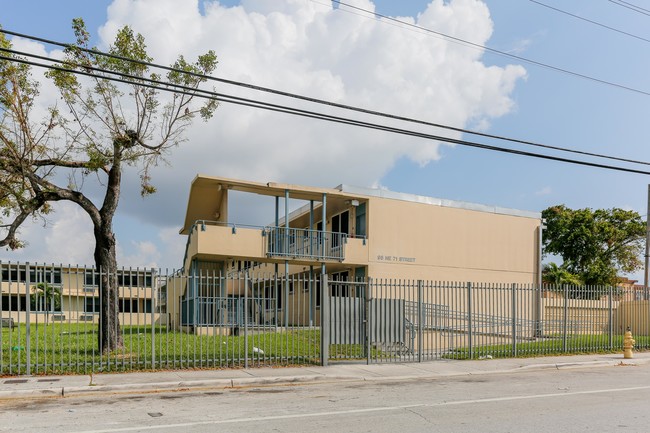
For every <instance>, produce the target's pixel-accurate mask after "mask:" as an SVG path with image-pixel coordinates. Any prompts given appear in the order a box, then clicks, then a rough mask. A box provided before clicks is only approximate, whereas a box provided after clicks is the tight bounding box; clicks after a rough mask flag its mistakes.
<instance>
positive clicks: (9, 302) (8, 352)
mask: <svg viewBox="0 0 650 433" xmlns="http://www.w3.org/2000/svg"><path fill="white" fill-rule="evenodd" d="M102 276H103V274H102V272H101V271H97V270H95V269H92V268H84V267H78V266H55V265H33V264H26V263H21V264H17V263H0V295H1V308H0V325H1V328H0V374H9V375H20V374H48V373H86V374H87V373H90V372H99V371H130V370H154V369H178V368H220V367H252V366H263V365H266V366H270V365H309V364H321V365H326V364H328V363H330V362H336V361H339V360H345V361H346V362H350V361H358V362H367V363H384V362H418V361H424V360H434V359H441V358H445V359H476V358H489V357H513V356H532V355H543V354H561V353H574V352H595V351H617V350H621V349H622V342H623V334H624V332H625V330H626V329H627V328H630V329H631V331H632V333H633V335H634V337H635V339H636V347H637V348H639V349H648V348H650V300H648V299H649V296H648V293H647V291H646V290H632V289H631V288H628V289H621V288H610V287H552V286H544V287H537V286H527V285H516V284H475V283H449V282H432V281H417V280H412V281H411V280H377V279H363V280H357V281H340V280H338V279H336V280H332V281H329V280H328V278H327V276H326V275H319V274H314V273H310V272H309V271H305V272H303V273H301V274H296V275H291V276H288V277H287V276H284V275H278V274H270V275H266V274H255V273H254V272H253V271H252V270H249V271H248V272H244V273H236V274H222V273H220V272H218V271H217V270H214V269H212V270H203V271H201V270H194V272H193V273H192V274H190V275H185V274H183V273H178V272H166V271H162V270H151V269H147V270H143V269H120V270H119V271H118V272H117V274H116V275H115V276H114V277H115V278H116V280H117V282H118V286H119V287H118V290H117V304H118V308H119V314H118V319H119V326H120V332H121V336H122V345H121V346H120V347H119V348H118V349H117V350H115V351H113V352H107V353H102V352H100V351H99V350H98V333H99V332H100V328H99V327H100V322H99V315H100V311H101V310H102V308H101V307H102V297H101V296H100V293H101V291H102V289H103V288H102V286H101V281H102V278H101V277H102Z"/></svg>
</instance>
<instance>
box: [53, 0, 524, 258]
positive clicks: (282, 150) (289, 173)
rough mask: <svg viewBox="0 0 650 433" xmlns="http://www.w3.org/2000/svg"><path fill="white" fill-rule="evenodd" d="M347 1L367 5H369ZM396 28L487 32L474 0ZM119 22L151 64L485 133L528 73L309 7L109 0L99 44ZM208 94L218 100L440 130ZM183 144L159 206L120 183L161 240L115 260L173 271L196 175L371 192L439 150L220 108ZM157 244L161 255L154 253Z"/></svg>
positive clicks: (161, 176) (166, 170) (131, 247)
mask: <svg viewBox="0 0 650 433" xmlns="http://www.w3.org/2000/svg"><path fill="white" fill-rule="evenodd" d="M354 4H355V5H357V6H359V7H362V8H364V9H371V10H372V9H374V4H373V3H372V2H371V1H369V0H356V1H355V2H354ZM403 19H405V20H410V22H413V23H416V24H418V25H420V26H423V27H427V28H432V29H435V30H436V31H439V32H443V33H447V34H451V35H453V36H456V37H459V38H463V39H467V40H470V41H472V42H474V43H477V44H486V43H487V41H488V39H489V37H490V35H491V34H492V30H493V25H492V21H491V19H490V14H489V10H488V8H487V6H486V5H485V4H484V3H483V2H481V1H478V0H451V1H443V0H434V1H432V2H431V3H430V4H429V5H428V7H427V8H426V10H424V11H422V13H421V14H419V15H418V16H417V17H405V18H403ZM123 25H130V26H132V27H133V28H134V29H135V30H136V31H137V32H139V33H142V34H143V35H144V36H145V38H146V41H147V45H148V49H149V52H150V54H151V55H152V56H153V57H154V58H155V60H156V62H160V63H165V64H169V63H171V62H173V60H174V59H175V57H176V56H177V55H178V54H181V53H182V54H183V55H185V57H186V58H188V59H192V58H195V57H196V56H197V55H198V54H201V53H204V52H206V51H207V50H209V49H213V50H214V51H215V52H216V53H217V55H218V56H219V62H220V63H219V67H218V69H217V72H216V74H215V75H217V76H219V77H223V78H228V79H232V80H239V81H243V82H247V83H254V84H257V85H262V86H267V87H272V88H277V89H281V90H285V91H289V92H293V93H298V94H304V95H309V96H313V97H316V98H323V99H327V100H331V101H335V102H340V103H344V104H350V105H356V106H361V107H366V108H369V109H373V110H378V111H385V112H390V113H395V114H399V115H402V116H410V117H414V118H417V119H423V120H426V121H431V122H436V123H443V124H450V125H454V126H459V127H462V126H464V125H468V124H472V125H479V126H480V127H481V128H482V129H485V128H487V127H488V125H489V121H490V119H493V118H495V117H500V116H503V115H506V114H508V113H509V112H510V111H511V110H512V109H513V107H514V101H513V100H512V99H511V97H510V94H511V92H512V91H513V89H514V86H515V84H516V83H517V81H518V80H519V79H521V78H523V77H524V76H525V73H526V72H525V70H524V68H523V67H521V66H512V65H511V66H506V67H503V68H502V67H496V66H486V65H484V64H483V63H482V62H481V55H482V51H481V50H477V49H473V48H468V47H465V46H462V45H459V44H457V43H450V42H448V41H446V40H444V39H443V38H440V37H432V36H431V34H429V33H426V32H422V31H417V30H416V31H412V30H409V29H405V28H403V27H402V26H395V25H389V24H387V23H386V22H382V21H381V20H379V21H378V20H375V19H371V18H368V17H363V16H359V14H351V13H346V12H344V11H342V10H335V9H333V8H332V7H331V5H323V4H320V3H319V2H309V1H304V0H273V1H271V0H244V1H242V5H241V6H238V7H225V6H222V5H221V4H220V3H219V2H218V1H214V2H205V7H204V14H203V15H202V14H201V13H200V12H199V7H198V1H197V0H182V1H179V0H115V1H114V2H113V3H112V5H111V6H110V7H109V9H108V21H107V22H106V24H105V25H104V26H103V27H102V28H101V29H100V32H99V33H100V36H101V38H102V43H101V44H100V46H103V47H104V48H105V47H106V46H108V44H109V43H110V41H111V40H112V39H113V38H114V36H115V34H116V32H117V30H118V29H119V28H120V27H122V26H123ZM91 30H92V29H91ZM215 85H216V87H217V89H218V90H219V91H220V92H223V93H228V94H237V95H242V96H248V97H254V98H260V99H264V100H267V101H274V102H281V103H284V104H288V105H292V106H295V105H300V106H305V107H308V108H309V109H313V110H316V111H325V112H330V113H334V114H337V115H341V116H350V117H354V118H356V119H363V120H368V121H372V122H376V123H380V124H383V125H395V126H398V127H402V128H409V129H416V130H419V131H424V132H427V133H433V134H443V133H445V132H441V131H440V130H437V129H434V128H425V127H422V126H419V127H418V126H417V125H414V124H403V123H397V122H393V121H389V120H387V119H381V118H371V117H368V116H365V115H361V114H354V113H352V114H351V113H349V112H342V111H340V110H333V109H327V108H325V107H319V106H314V105H307V104H306V103H299V102H298V101H295V100H286V99H280V98H278V97H274V96H270V95H264V94H258V93H253V92H251V91H244V90H242V89H239V88H233V87H232V86H228V85H225V84H221V83H216V84H215ZM451 136H453V137H456V138H458V137H459V134H451ZM187 138H188V142H186V143H184V144H182V145H181V147H180V148H178V149H175V150H174V152H173V154H172V158H171V161H172V165H171V167H159V168H157V169H156V170H155V171H154V177H153V182H154V184H156V186H157V187H158V194H156V195H154V196H153V197H150V198H147V199H146V200H142V199H141V198H140V197H139V195H138V189H137V188H136V187H134V185H137V173H136V171H135V170H129V171H127V173H126V175H125V179H124V180H125V182H126V183H125V185H131V186H127V187H125V188H124V189H123V196H122V200H121V203H120V206H121V207H120V210H119V212H122V213H123V214H128V215H130V217H132V218H136V219H139V220H140V221H142V223H143V224H149V225H151V224H153V225H155V226H157V227H160V228H161V229H162V230H163V231H162V232H161V234H160V239H153V240H148V241H147V240H133V241H130V240H129V241H126V240H121V243H120V245H121V248H122V252H121V253H120V254H121V257H122V258H123V259H128V260H137V261H139V262H140V263H147V264H153V263H156V264H162V265H165V266H167V265H168V264H169V263H170V262H169V261H168V260H171V258H170V256H169V254H168V251H169V252H172V251H173V252H174V254H179V255H180V256H179V257H176V258H174V260H173V262H171V263H172V264H180V261H181V259H182V248H181V247H179V242H177V241H175V240H174V241H171V240H170V237H173V236H176V238H178V239H179V241H180V244H183V242H184V239H183V237H181V236H178V235H176V234H175V232H176V230H177V229H178V227H179V226H180V224H182V219H183V215H184V207H185V205H186V203H187V195H188V190H189V184H190V181H191V180H192V178H193V177H194V176H195V175H196V174H197V173H204V174H210V175H217V176H229V177H236V178H242V179H252V180H259V181H281V182H292V183H299V184H307V185H319V186H333V185H337V184H340V183H345V184H352V185H362V186H367V185H377V184H378V182H379V181H380V180H381V178H382V176H383V175H384V174H385V173H386V172H387V171H388V170H390V169H391V167H392V166H393V165H394V163H395V162H396V161H397V160H398V159H399V158H402V157H408V158H410V159H411V160H413V161H415V162H417V163H419V164H421V165H425V164H427V163H429V162H430V161H435V160H437V159H439V158H440V152H439V146H440V144H439V143H436V142H432V141H427V140H424V139H419V138H412V137H405V136H398V135H393V134H388V133H385V132H379V131H372V130H363V129H359V128H352V127H349V126H344V125H337V124H332V123H325V122H321V121H317V120H311V119H306V118H300V117H291V116H287V115H284V114H278V113H270V112H264V111H260V110H254V109H251V108H245V107H237V106H232V105H227V104H222V106H221V107H219V109H218V110H217V112H216V114H215V117H214V118H213V120H211V121H210V122H208V123H202V122H200V121H197V122H196V123H195V125H194V126H193V127H192V128H191V130H189V131H188V133H187ZM260 218H261V223H266V222H268V221H269V220H270V217H269V216H266V215H263V216H261V217H260ZM170 227H173V229H170ZM172 233H174V234H173V235H172ZM152 242H153V243H155V245H157V246H158V248H157V249H156V248H152V244H151V243H152ZM163 245H165V247H164V248H165V249H166V251H160V249H161V248H163V247H162V246H163ZM183 245H184V244H183ZM55 256H56V257H58V255H55ZM73 256H74V255H73V254H71V253H70V254H69V255H68V256H67V257H73Z"/></svg>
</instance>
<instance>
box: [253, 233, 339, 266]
mask: <svg viewBox="0 0 650 433" xmlns="http://www.w3.org/2000/svg"><path fill="white" fill-rule="evenodd" d="M264 233H265V236H266V248H267V249H266V255H267V256H269V257H286V258H292V259H312V260H339V261H343V260H345V243H346V241H347V236H348V235H347V234H345V233H336V232H323V231H320V230H309V229H298V228H286V227H266V228H265V232H264Z"/></svg>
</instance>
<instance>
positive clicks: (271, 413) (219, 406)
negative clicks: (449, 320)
mask: <svg viewBox="0 0 650 433" xmlns="http://www.w3.org/2000/svg"><path fill="white" fill-rule="evenodd" d="M648 401H650V365H640V366H631V365H620V366H616V367H599V368H588V369H573V370H555V369H546V370H542V371H531V372H520V373H514V374H513V373H509V374H499V373H494V374H483V375H468V376H462V377H450V378H438V379H429V380H418V381H412V380H411V381H389V380H386V381H382V382H354V383H352V382H345V383H338V384H337V383H327V384H318V385H302V386H286V385H284V386H275V387H262V388H250V389H227V390H217V389H215V390H206V391H202V392H196V391H192V392H175V393H152V394H142V395H133V394H130V395H119V394H115V395H103V396H95V397H92V398H89V397H81V396H74V397H66V398H56V399H44V400H31V401H29V400H16V401H5V402H2V403H0V411H1V412H0V430H2V431H3V432H38V431H47V432H93V433H99V432H107V433H108V432H111V433H112V432H147V431H160V432H208V431H209V432H305V431H310V432H474V431H476V432H482V433H489V432H500V433H502V432H554V433H555V432H582V431H590V432H593V431H598V432H614V431H626V432H647V431H649V430H650V425H648V423H649V421H650V415H649V414H648V411H647V404H648Z"/></svg>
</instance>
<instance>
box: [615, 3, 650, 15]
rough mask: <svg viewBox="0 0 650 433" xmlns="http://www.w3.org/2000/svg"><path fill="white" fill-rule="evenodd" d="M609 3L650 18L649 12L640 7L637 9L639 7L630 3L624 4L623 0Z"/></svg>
mask: <svg viewBox="0 0 650 433" xmlns="http://www.w3.org/2000/svg"><path fill="white" fill-rule="evenodd" d="M609 2H610V3H614V4H615V5H617V6H621V7H624V8H626V9H630V10H631V11H634V12H636V13H639V14H643V15H647V16H650V10H648V9H644V8H642V7H639V6H637V5H635V4H632V3H629V2H626V1H623V0H617V1H614V0H609Z"/></svg>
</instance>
